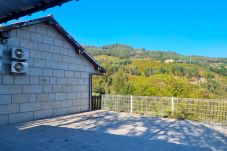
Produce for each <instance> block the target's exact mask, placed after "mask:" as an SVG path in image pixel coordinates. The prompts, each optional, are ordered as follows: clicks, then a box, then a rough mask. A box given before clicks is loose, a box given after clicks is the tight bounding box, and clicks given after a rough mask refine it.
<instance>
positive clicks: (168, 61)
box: [164, 59, 174, 63]
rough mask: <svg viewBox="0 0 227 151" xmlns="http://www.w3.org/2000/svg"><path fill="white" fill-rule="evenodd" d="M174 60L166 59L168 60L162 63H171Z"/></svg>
mask: <svg viewBox="0 0 227 151" xmlns="http://www.w3.org/2000/svg"><path fill="white" fill-rule="evenodd" d="M173 62H174V60H173V59H168V60H165V61H164V63H173Z"/></svg>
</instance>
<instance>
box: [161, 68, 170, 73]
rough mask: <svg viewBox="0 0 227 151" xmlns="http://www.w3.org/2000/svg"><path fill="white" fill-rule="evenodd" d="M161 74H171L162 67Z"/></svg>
mask: <svg viewBox="0 0 227 151" xmlns="http://www.w3.org/2000/svg"><path fill="white" fill-rule="evenodd" d="M159 72H160V73H162V74H166V73H169V70H168V69H167V68H165V67H161V68H160V69H159Z"/></svg>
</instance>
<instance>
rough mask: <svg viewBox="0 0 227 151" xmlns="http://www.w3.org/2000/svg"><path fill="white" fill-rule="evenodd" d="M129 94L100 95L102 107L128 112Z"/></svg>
mask: <svg viewBox="0 0 227 151" xmlns="http://www.w3.org/2000/svg"><path fill="white" fill-rule="evenodd" d="M130 104H131V103H130V96H120V95H102V109H104V110H111V111H117V112H130Z"/></svg>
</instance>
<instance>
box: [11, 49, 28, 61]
mask: <svg viewBox="0 0 227 151" xmlns="http://www.w3.org/2000/svg"><path fill="white" fill-rule="evenodd" d="M11 53H12V59H13V60H27V59H28V50H27V49H21V48H12V51H11Z"/></svg>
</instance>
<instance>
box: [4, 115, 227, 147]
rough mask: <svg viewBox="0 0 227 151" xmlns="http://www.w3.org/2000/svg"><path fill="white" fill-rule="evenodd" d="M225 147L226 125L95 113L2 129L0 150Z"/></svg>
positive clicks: (226, 145) (226, 144) (8, 126)
mask: <svg viewBox="0 0 227 151" xmlns="http://www.w3.org/2000/svg"><path fill="white" fill-rule="evenodd" d="M182 150H184V151H209V150H211V151H227V129H226V127H215V126H209V125H206V124H202V123H196V122H191V121H179V120H174V119H162V118H156V117H145V116H138V115H130V114H128V113H116V112H106V111H94V112H87V113H81V114H74V115H68V116H62V117H56V118H50V119H44V120H38V121H32V122H26V123H20V124H13V125H6V126H1V127H0V151H182Z"/></svg>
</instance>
